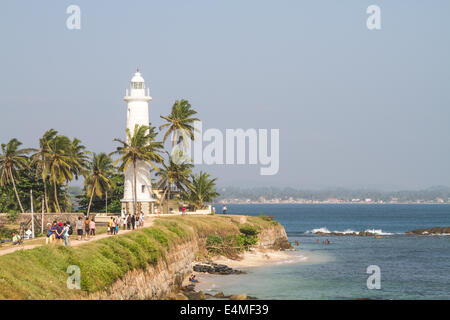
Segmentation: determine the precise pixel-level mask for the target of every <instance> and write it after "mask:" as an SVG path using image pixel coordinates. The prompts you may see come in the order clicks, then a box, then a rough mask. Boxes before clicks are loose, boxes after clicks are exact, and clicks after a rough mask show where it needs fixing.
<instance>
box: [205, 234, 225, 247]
mask: <svg viewBox="0 0 450 320" xmlns="http://www.w3.org/2000/svg"><path fill="white" fill-rule="evenodd" d="M221 244H223V239H222V237H221V236H218V235H216V234H210V235H209V236H208V237H207V238H206V246H217V245H221Z"/></svg>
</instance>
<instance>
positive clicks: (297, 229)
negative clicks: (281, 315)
mask: <svg viewBox="0 0 450 320" xmlns="http://www.w3.org/2000/svg"><path fill="white" fill-rule="evenodd" d="M227 207H228V214H245V215H253V216H258V215H260V214H264V215H268V216H273V217H274V218H275V219H276V220H278V221H279V222H280V223H281V224H282V225H283V226H284V227H285V229H286V232H287V235H288V237H289V240H290V241H291V242H294V241H295V240H297V241H298V242H299V246H298V247H296V246H294V247H295V248H296V251H294V252H292V254H293V255H296V254H297V255H299V256H300V259H298V260H297V261H296V262H293V263H289V264H283V265H270V264H269V265H266V266H263V267H252V268H245V269H244V270H245V271H247V274H243V275H230V276H214V275H211V276H209V278H207V279H205V280H207V283H208V285H207V288H206V289H207V290H209V291H210V292H211V293H214V292H218V291H223V292H224V293H225V294H241V293H246V294H248V295H250V296H255V297H257V298H259V299H359V298H371V299H450V236H449V235H443V236H412V235H406V234H405V232H407V231H411V230H414V229H421V228H429V227H437V226H450V205H415V204H411V205H409V204H408V205H403V204H392V205H390V204H384V205H376V204H370V205H369V204H348V205H344V204H342V205H341V204H314V205H304V204H248V205H228V206H227ZM216 208H218V209H220V208H221V206H220V205H216ZM217 211H220V210H217ZM362 230H368V231H371V232H375V233H378V234H379V235H381V238H375V237H372V236H371V237H359V236H346V235H343V236H332V235H329V236H328V235H327V236H319V235H315V234H314V231H322V232H327V231H330V232H343V233H351V232H353V231H355V232H359V231H362ZM325 239H328V240H330V244H323V243H322V241H323V240H325ZM317 240H319V243H317ZM305 253H306V257H307V259H306V260H305V259H301V257H303V256H305ZM371 265H375V266H378V267H379V268H380V276H381V277H380V284H381V287H380V289H368V286H367V279H368V277H369V276H370V275H371V274H368V273H367V268H368V267H369V266H371Z"/></svg>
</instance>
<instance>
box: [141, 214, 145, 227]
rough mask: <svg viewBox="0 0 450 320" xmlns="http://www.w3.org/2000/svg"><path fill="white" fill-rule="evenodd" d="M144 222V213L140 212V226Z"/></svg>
mask: <svg viewBox="0 0 450 320" xmlns="http://www.w3.org/2000/svg"><path fill="white" fill-rule="evenodd" d="M144 222H145V220H144V214H143V213H142V212H141V227H142V228H143V227H144Z"/></svg>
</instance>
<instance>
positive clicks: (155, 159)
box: [110, 124, 163, 213]
mask: <svg viewBox="0 0 450 320" xmlns="http://www.w3.org/2000/svg"><path fill="white" fill-rule="evenodd" d="M126 133H127V139H126V141H123V140H121V139H114V141H116V142H119V143H120V144H121V146H119V147H117V150H116V151H114V152H112V153H111V154H110V155H113V154H118V155H120V157H119V158H118V159H117V160H116V161H114V165H117V164H118V163H119V162H120V163H121V164H120V166H119V169H120V170H121V171H123V172H125V171H126V170H127V168H128V167H129V166H130V165H132V166H133V177H134V183H133V184H134V199H133V204H134V213H136V209H137V191H136V188H137V182H136V164H137V162H138V161H142V162H144V163H148V164H149V165H151V166H152V167H153V168H155V170H156V171H158V170H159V169H158V167H157V166H156V165H155V163H160V162H162V161H163V158H162V156H161V155H160V152H162V149H163V144H162V143H161V142H158V141H155V138H156V133H155V127H152V126H139V125H137V124H136V126H135V127H134V132H133V133H131V131H130V130H129V129H128V128H127V131H126Z"/></svg>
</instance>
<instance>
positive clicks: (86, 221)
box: [84, 218, 90, 241]
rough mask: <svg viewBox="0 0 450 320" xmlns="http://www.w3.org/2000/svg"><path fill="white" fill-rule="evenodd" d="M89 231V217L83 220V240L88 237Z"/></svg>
mask: <svg viewBox="0 0 450 320" xmlns="http://www.w3.org/2000/svg"><path fill="white" fill-rule="evenodd" d="M89 232H90V229H89V218H86V220H85V221H84V240H86V241H87V240H89V239H90V237H89Z"/></svg>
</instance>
